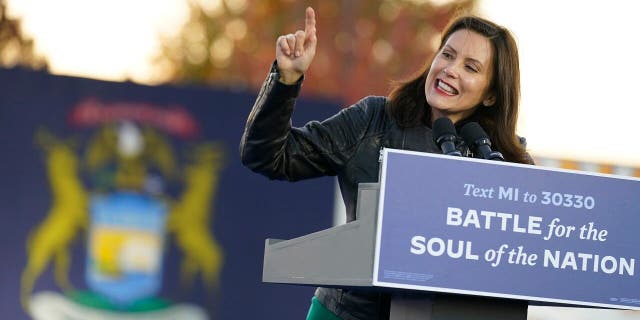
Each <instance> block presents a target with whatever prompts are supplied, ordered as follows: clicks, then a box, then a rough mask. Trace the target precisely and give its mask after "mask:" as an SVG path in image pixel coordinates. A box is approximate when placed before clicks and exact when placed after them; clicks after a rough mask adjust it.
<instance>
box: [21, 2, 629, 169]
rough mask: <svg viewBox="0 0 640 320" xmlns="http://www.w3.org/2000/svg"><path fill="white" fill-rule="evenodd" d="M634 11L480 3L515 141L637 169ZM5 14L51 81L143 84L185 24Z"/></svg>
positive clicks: (170, 5)
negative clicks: (500, 54) (515, 69)
mask: <svg viewBox="0 0 640 320" xmlns="http://www.w3.org/2000/svg"><path fill="white" fill-rule="evenodd" d="M201 1H204V0H201ZM227 1H235V2H238V1H241V2H242V1H245V0H227ZM439 1H441V0H439ZM207 3H208V5H210V6H216V5H218V4H219V3H220V0H215V1H214V0H210V1H207ZM639 7H640V4H638V2H636V1H627V0H609V1H595V0H585V1H577V0H576V1H574V0H564V1H559V0H536V1H513V0H511V1H509V0H482V1H480V7H479V9H480V12H481V14H482V15H484V16H486V17H487V18H489V19H491V20H494V21H495V22H497V23H498V24H501V25H503V26H505V27H507V28H508V29H510V30H511V31H512V32H513V33H514V35H515V36H516V39H517V41H518V45H519V49H520V65H521V77H522V90H521V92H522V102H521V109H520V110H521V111H520V122H519V125H518V134H519V135H521V136H524V137H526V138H527V141H528V148H529V151H530V152H531V153H532V154H534V155H536V156H544V157H552V158H562V159H574V160H583V161H590V162H600V163H608V164H618V165H625V166H634V167H640V149H638V148H636V147H635V142H636V140H635V139H636V138H638V137H640V134H638V133H636V130H635V125H636V119H638V118H639V116H640V111H639V110H640V102H639V101H638V98H637V92H638V90H637V89H636V86H637V83H638V80H637V78H638V77H639V75H640V61H638V59H640V58H639V57H640V46H639V45H638V44H637V43H638V42H637V41H635V36H634V32H635V30H639V29H640V26H638V23H637V21H638V19H637V12H638V10H637V9H638V8H639ZM8 8H9V14H10V15H12V16H19V17H22V21H23V28H24V30H25V31H26V32H27V33H28V34H29V35H31V36H32V37H34V38H35V41H36V48H37V50H38V51H40V52H42V53H44V54H45V55H46V56H47V58H48V60H49V62H50V68H51V71H52V73H54V74H64V75H72V76H81V77H90V78H97V79H104V80H112V81H123V80H125V79H127V78H129V79H132V80H134V81H137V82H142V83H149V80H148V79H149V74H150V73H151V72H152V65H151V62H150V61H151V58H152V57H153V56H154V54H155V53H156V52H157V50H158V48H159V42H158V38H159V35H171V34H172V33H173V32H176V31H177V30H178V29H179V27H180V25H181V23H183V22H184V21H185V20H186V18H187V16H188V9H187V5H186V1H185V0H135V1H130V0H110V1H95V0H57V1H45V0H9V1H8ZM61 8H68V9H69V10H60V9H61ZM319 18H321V17H319ZM96 35H97V36H96ZM78 39H81V41H82V45H80V46H76V44H77V43H78V41H77V40H78ZM319 45H322V44H319Z"/></svg>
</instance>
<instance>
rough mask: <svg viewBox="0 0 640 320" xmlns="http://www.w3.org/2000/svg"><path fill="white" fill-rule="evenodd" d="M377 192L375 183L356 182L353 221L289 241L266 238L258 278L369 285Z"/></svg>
mask: <svg viewBox="0 0 640 320" xmlns="http://www.w3.org/2000/svg"><path fill="white" fill-rule="evenodd" d="M379 191H380V185H379V184H377V183H362V184H360V186H359V188H358V207H357V210H356V216H357V219H356V220H355V221H352V222H349V223H346V224H343V225H340V226H336V227H333V228H329V229H326V230H322V231H318V232H314V233H311V234H308V235H305V236H302V237H298V238H294V239H291V240H278V239H267V240H266V241H265V250H264V266H263V272H262V281H264V282H273V283H289V284H307V285H317V286H345V287H350V286H366V287H370V286H371V285H372V283H373V259H374V251H375V247H374V245H375V234H376V216H377V204H378V194H379Z"/></svg>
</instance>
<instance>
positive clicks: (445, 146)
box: [433, 117, 462, 157]
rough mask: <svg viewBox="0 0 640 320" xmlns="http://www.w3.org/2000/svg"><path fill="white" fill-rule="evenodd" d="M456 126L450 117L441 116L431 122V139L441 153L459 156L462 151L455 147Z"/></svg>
mask: <svg viewBox="0 0 640 320" xmlns="http://www.w3.org/2000/svg"><path fill="white" fill-rule="evenodd" d="M456 137H457V134H456V128H455V127H454V126H453V122H451V119H449V118H447V117H442V118H438V119H436V121H434V122H433V141H434V142H435V143H436V144H437V145H438V147H439V148H440V150H442V153H443V154H446V155H450V156H457V157H461V156H462V153H461V152H460V151H459V150H458V149H456Z"/></svg>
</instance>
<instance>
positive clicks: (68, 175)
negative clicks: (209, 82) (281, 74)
mask: <svg viewBox="0 0 640 320" xmlns="http://www.w3.org/2000/svg"><path fill="white" fill-rule="evenodd" d="M266 70H267V69H266V68H265V72H266ZM0 88H1V93H0V124H1V125H0V141H1V142H0V146H1V147H2V149H1V150H2V161H1V162H0V163H1V164H0V177H2V183H0V194H1V195H2V196H1V198H0V199H2V200H1V205H0V214H1V215H2V224H1V225H0V230H1V231H0V234H1V236H2V244H1V246H2V251H1V253H2V257H3V258H4V259H5V262H4V263H2V266H1V267H0V270H1V271H2V272H1V273H0V274H1V277H2V286H0V291H1V294H2V297H3V299H2V300H1V301H0V310H2V311H3V315H2V318H6V319H28V318H29V316H28V315H27V314H28V313H27V310H29V311H28V312H29V313H30V314H31V315H32V317H33V318H36V319H120V318H123V317H127V319H135V318H137V317H140V318H145V319H151V318H153V319H164V318H167V319H168V318H171V319H300V318H303V317H304V316H305V315H306V310H307V308H308V305H309V301H310V298H311V296H312V293H313V288H310V287H296V286H285V285H274V284H263V283H262V281H261V277H262V257H263V250H264V239H265V238H267V237H271V238H281V239H289V238H293V237H297V236H300V235H304V234H308V233H311V232H313V231H317V230H320V229H324V228H326V227H328V226H329V225H330V224H331V219H332V210H333V184H334V182H333V179H330V178H324V179H314V180H310V181H302V182H297V183H295V184H292V183H288V182H276V181H269V180H268V179H267V178H265V177H263V176H260V175H257V174H254V173H252V172H250V171H249V170H248V169H246V168H244V167H242V166H241V164H240V160H239V154H238V144H239V141H240V137H241V135H242V131H243V129H244V123H245V121H246V117H247V116H248V114H249V112H250V109H251V106H252V104H253V102H254V100H255V93H246V92H231V91H221V90H213V89H210V88H198V87H184V88H178V87H170V86H159V87H149V86H141V85H135V84H131V83H110V82H102V81H95V80H87V79H79V78H71V77H58V76H52V75H49V74H46V73H37V72H31V71H26V70H22V69H10V70H0ZM337 110H338V106H337V104H336V103H333V102H330V101H318V100H316V101H311V100H305V99H301V100H300V101H299V102H298V107H297V109H296V114H295V117H294V125H302V124H303V123H304V122H306V121H308V120H312V119H324V118H326V117H328V116H330V115H332V114H334V113H335V112H336V111H337Z"/></svg>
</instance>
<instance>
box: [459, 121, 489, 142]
mask: <svg viewBox="0 0 640 320" xmlns="http://www.w3.org/2000/svg"><path fill="white" fill-rule="evenodd" d="M460 135H461V136H462V139H464V142H465V143H466V144H467V145H468V146H473V145H475V144H476V141H478V140H480V139H489V136H488V135H487V133H486V132H484V129H482V127H481V126H480V125H479V124H478V123H477V122H469V123H467V124H465V125H464V126H463V127H462V129H460Z"/></svg>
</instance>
